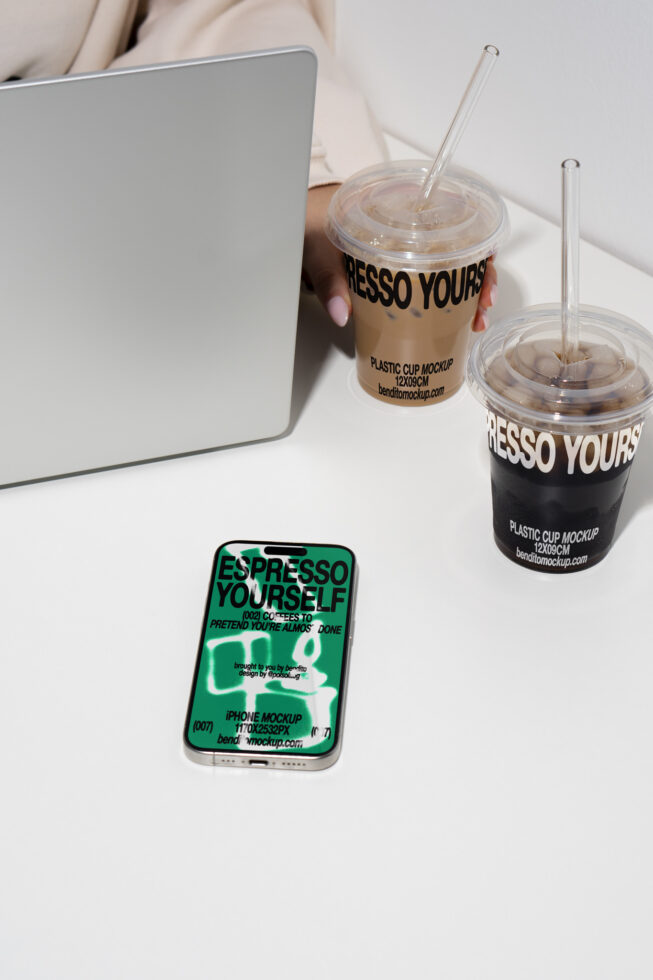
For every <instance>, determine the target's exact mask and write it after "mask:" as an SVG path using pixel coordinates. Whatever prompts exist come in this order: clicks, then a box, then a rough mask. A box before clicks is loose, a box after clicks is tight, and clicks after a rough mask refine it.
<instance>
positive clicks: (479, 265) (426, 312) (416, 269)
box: [327, 161, 508, 406]
mask: <svg viewBox="0 0 653 980" xmlns="http://www.w3.org/2000/svg"><path fill="white" fill-rule="evenodd" d="M427 172H428V165H427V164H426V163H423V162H421V161H402V162H398V163H390V164H388V163H385V164H382V165H379V166H376V167H371V168H369V169H368V170H364V171H361V173H359V174H357V175H355V176H354V177H352V178H351V180H349V181H347V182H346V183H345V184H343V186H342V187H341V188H340V189H339V190H338V192H337V193H336V194H335V195H334V197H333V199H332V201H331V205H330V209H329V216H328V219H327V234H328V235H329V238H330V239H331V241H332V242H333V243H334V244H335V245H336V246H337V247H338V248H339V249H341V251H342V253H343V261H344V266H345V274H346V277H347V283H348V286H349V291H350V295H351V300H352V309H353V323H354V334H355V346H356V367H357V375H358V379H359V381H360V384H361V385H362V387H363V389H364V390H365V391H366V392H368V394H370V395H372V396H373V397H375V398H378V399H380V400H382V401H385V402H390V403H392V404H395V405H403V406H421V405H429V404H434V403H437V402H440V401H443V400H444V399H445V398H448V397H450V396H451V395H453V394H454V393H455V392H456V391H457V390H458V389H459V388H460V386H461V384H462V383H463V379H464V369H465V360H466V357H467V350H468V346H469V340H470V337H471V328H472V323H473V320H474V316H475V314H476V309H477V306H478V297H479V293H480V291H481V287H482V285H483V279H484V276H485V270H486V267H487V261H488V258H489V257H490V256H491V255H492V254H493V253H494V252H495V251H496V250H497V248H498V247H499V246H500V244H501V243H502V242H503V241H504V239H505V237H506V235H507V232H508V219H507V214H506V210H505V206H504V204H503V202H502V201H501V199H500V197H499V196H498V195H497V194H496V193H495V191H494V190H492V188H490V187H489V186H488V185H487V184H485V183H484V182H483V181H481V180H480V179H479V178H478V177H476V176H474V175H473V174H469V173H466V172H464V171H460V170H451V171H450V172H449V171H448V172H447V174H445V176H444V177H443V178H442V179H441V181H440V182H439V184H438V186H437V188H436V189H435V191H434V193H433V195H432V197H431V198H430V199H429V203H428V207H426V208H425V209H424V210H421V211H416V210H415V207H414V203H415V200H416V198H417V196H418V194H419V191H420V188H421V186H422V184H423V182H424V178H425V175H426V174H427Z"/></svg>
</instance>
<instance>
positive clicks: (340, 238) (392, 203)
mask: <svg viewBox="0 0 653 980" xmlns="http://www.w3.org/2000/svg"><path fill="white" fill-rule="evenodd" d="M429 167H430V164H429V162H428V161H423V160H401V161H396V162H392V163H383V164H378V165H376V166H374V167H369V168H368V169H367V170H361V171H360V172H359V173H358V174H355V175H354V176H353V177H352V178H350V179H349V180H347V181H346V182H345V183H344V184H343V185H342V186H341V187H340V188H339V189H338V191H337V192H336V193H335V194H334V196H333V198H332V200H331V204H330V207H329V214H328V217H327V225H326V231H327V235H328V237H329V238H330V240H331V241H332V242H333V244H334V245H335V246H336V247H337V248H339V249H341V250H342V251H343V252H347V253H350V252H353V253H355V254H356V255H358V256H360V257H362V258H367V260H368V261H370V262H373V263H374V264H376V265H379V264H382V265H387V266H390V267H394V268H397V267H400V268H403V269H405V268H411V267H412V268H414V269H416V270H420V269H423V268H428V269H437V268H442V269H445V268H446V269H454V268H459V267H462V266H465V265H468V264H470V263H471V262H474V261H480V260H481V259H484V258H487V257H488V256H489V255H492V254H493V253H494V252H495V251H496V250H497V248H498V247H499V246H500V245H501V243H502V242H503V241H504V240H505V238H506V237H507V234H508V230H509V224H508V215H507V212H506V207H505V205H504V203H503V201H502V200H501V198H500V197H499V195H498V194H497V193H496V191H494V190H493V189H492V188H491V187H490V186H489V185H488V184H486V183H485V182H484V181H482V180H481V179H480V178H479V177H477V176H476V175H475V174H472V173H469V172H467V171H464V170H460V169H457V168H451V170H449V171H447V173H446V174H445V175H444V177H442V179H441V180H440V183H439V184H438V185H437V187H436V189H435V191H434V192H433V196H432V200H431V203H430V206H429V207H428V208H426V209H425V210H424V211H415V210H414V209H413V204H414V201H415V199H416V198H417V195H418V192H419V190H420V187H421V186H422V183H423V182H424V179H425V177H426V175H427V174H428V172H429Z"/></svg>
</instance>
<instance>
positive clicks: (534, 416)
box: [467, 306, 653, 432]
mask: <svg viewBox="0 0 653 980" xmlns="http://www.w3.org/2000/svg"><path fill="white" fill-rule="evenodd" d="M579 317H580V324H579V325H580V343H579V348H578V352H577V356H576V358H575V359H574V362H573V363H571V364H567V365H564V364H563V362H562V360H561V358H560V349H561V346H562V345H561V308H560V306H533V307H530V308H528V309H525V310H522V311H520V312H519V313H517V314H514V315H512V316H509V317H506V318H505V319H503V320H500V321H499V322H498V323H496V324H494V325H493V326H492V327H491V328H490V329H489V330H487V331H486V332H485V333H484V334H483V335H482V337H481V338H480V339H479V340H478V341H477V343H476V344H475V345H474V347H473V348H472V351H471V353H470V356H469V360H468V364H467V381H468V383H469V385H470V388H471V390H472V392H473V393H474V394H475V395H476V397H477V398H478V399H479V400H480V401H481V402H483V404H485V405H487V406H490V407H492V408H493V410H495V411H502V412H503V413H505V415H506V416H507V417H508V418H514V419H519V420H521V421H523V422H527V423H529V424H532V425H533V427H535V428H540V429H547V430H549V431H561V432H566V431H570V430H572V429H573V430H574V431H581V430H584V429H596V428H597V427H601V426H602V427H604V428H611V427H617V426H619V425H622V424H627V423H628V422H629V421H632V420H634V419H642V418H643V417H644V416H645V415H646V414H647V413H648V412H649V411H650V410H651V408H653V381H652V379H653V336H652V335H651V334H650V333H649V332H648V331H646V330H644V328H643V327H641V326H639V324H637V323H635V322H634V321H632V320H629V319H627V318H626V317H623V316H621V315H620V314H618V313H613V312H611V311H610V310H603V309H598V308H596V307H590V306H581V307H580V310H579Z"/></svg>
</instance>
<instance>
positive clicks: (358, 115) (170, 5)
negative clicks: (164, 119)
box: [111, 0, 386, 187]
mask: <svg viewBox="0 0 653 980" xmlns="http://www.w3.org/2000/svg"><path fill="white" fill-rule="evenodd" d="M330 9H331V4H330V3H327V2H325V0H240V2H234V0H150V2H149V4H148V15H147V17H146V19H145V20H144V21H143V23H142V24H141V26H140V29H139V31H138V36H137V43H136V44H135V46H134V47H133V48H131V49H130V50H129V51H128V52H127V53H126V54H124V55H123V56H122V57H120V58H118V59H117V60H116V61H115V62H113V64H112V65H111V67H120V66H126V65H141V64H155V63H157V62H160V61H176V60H183V59H185V58H204V57H210V56H211V55H216V54H226V53H231V52H236V51H255V50H260V49H264V48H273V47H283V46H285V45H294V44H304V45H309V46H310V47H311V48H313V50H314V51H315V53H316V54H317V57H318V82H317V92H316V98H315V124H314V130H313V147H312V152H311V167H310V175H309V187H316V186H318V185H320V184H329V183H334V182H338V181H341V180H343V179H344V178H345V177H348V176H349V175H350V174H352V173H353V172H354V171H356V170H360V169H361V168H362V167H366V166H369V165H370V164H372V163H375V162H377V161H378V160H380V159H383V158H384V156H385V155H386V151H385V146H384V143H383V137H382V135H381V132H380V130H379V128H378V126H377V125H376V123H375V121H374V119H373V118H372V116H371V114H370V112H369V110H368V108H367V106H366V104H365V100H364V99H363V97H362V96H361V95H360V93H358V92H357V91H356V90H355V88H354V87H353V86H352V84H351V83H350V82H349V80H348V79H347V77H346V74H345V72H344V71H343V69H342V67H341V66H340V65H339V64H338V62H337V61H336V59H335V57H334V55H333V53H332V52H331V50H330V48H329V45H328V43H327V40H326V38H325V34H326V35H327V36H330V35H332V24H331V20H330V17H329V12H330ZM320 27H322V31H321V30H320ZM323 32H324V33H323Z"/></svg>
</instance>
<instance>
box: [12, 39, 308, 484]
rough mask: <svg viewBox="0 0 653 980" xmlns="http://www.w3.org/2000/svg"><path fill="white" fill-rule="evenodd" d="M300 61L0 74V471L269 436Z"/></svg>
mask: <svg viewBox="0 0 653 980" xmlns="http://www.w3.org/2000/svg"><path fill="white" fill-rule="evenodd" d="M315 71H316V59H315V55H314V54H313V52H312V51H310V50H309V49H304V48H295V49H286V50H283V51H273V52H257V53H254V54H249V55H236V56H227V57H224V58H213V59H205V60H201V61H195V62H184V63H177V64H169V65H161V66H153V67H145V68H137V69H127V70H119V71H110V72H102V73H97V74H93V75H79V76H70V77H65V78H61V79H52V80H42V81H36V82H19V83H11V84H7V85H3V86H0V131H1V132H2V136H3V153H2V155H1V156H0V213H1V215H2V229H3V231H2V236H1V237H0V310H1V315H0V416H1V418H2V425H1V426H0V484H2V485H6V484H10V483H16V482H21V481H25V480H34V479H40V478H44V477H50V476H56V475H61V474H68V473H73V472H77V471H82V470H89V469H94V468H99V467H105V466H113V465H119V464H123V463H130V462H136V461H141V460H147V459H152V458H159V457H164V456H168V455H174V454H179V453H188V452H194V451H200V450H205V449H209V448H215V447H219V446H225V445H230V444H234V443H240V442H247V441H250V440H254V439H263V438H267V437H270V436H274V435H278V434H280V433H281V432H283V430H284V429H285V428H286V426H287V424H288V418H289V410H290V396H291V386H292V369H293V354H294V344H295V331H296V320H297V301H298V289H299V278H300V268H301V254H302V242H303V228H304V220H305V204H306V188H307V179H308V165H309V159H310V144H311V130H312V119H313V102H314V91H315Z"/></svg>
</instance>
